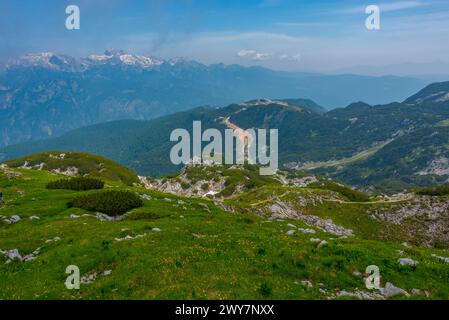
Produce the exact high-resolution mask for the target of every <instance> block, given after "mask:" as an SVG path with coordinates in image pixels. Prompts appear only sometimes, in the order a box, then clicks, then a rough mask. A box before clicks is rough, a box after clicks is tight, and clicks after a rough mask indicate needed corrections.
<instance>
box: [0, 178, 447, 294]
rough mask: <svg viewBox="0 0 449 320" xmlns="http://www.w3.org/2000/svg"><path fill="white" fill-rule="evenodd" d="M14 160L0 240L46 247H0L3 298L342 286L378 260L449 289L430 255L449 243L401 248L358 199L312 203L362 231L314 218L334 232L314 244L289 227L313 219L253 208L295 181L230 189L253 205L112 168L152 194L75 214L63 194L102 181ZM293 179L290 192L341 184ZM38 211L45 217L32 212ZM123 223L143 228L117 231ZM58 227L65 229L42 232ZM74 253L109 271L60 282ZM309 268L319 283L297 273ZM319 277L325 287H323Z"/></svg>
mask: <svg viewBox="0 0 449 320" xmlns="http://www.w3.org/2000/svg"><path fill="white" fill-rule="evenodd" d="M13 171H14V172H16V173H19V174H20V176H19V177H16V178H14V179H8V178H7V177H6V176H5V175H3V176H2V177H1V179H0V190H1V191H2V192H3V194H4V196H5V203H4V205H5V206H4V207H3V208H1V209H0V214H1V215H3V216H6V217H9V216H12V215H15V214H16V215H19V216H20V217H21V218H22V220H21V221H20V222H18V223H16V224H13V225H6V224H2V225H0V249H2V250H6V249H8V250H9V249H18V250H19V251H20V253H21V254H27V253H30V252H32V251H34V250H35V249H36V248H38V247H40V248H41V254H40V255H39V257H38V258H37V259H36V260H34V261H30V262H20V261H13V262H11V263H9V264H5V262H6V259H5V258H4V257H3V256H0V288H1V290H0V299H327V298H328V296H329V295H330V294H332V293H335V292H338V291H339V290H346V291H354V290H356V288H359V289H363V288H364V281H363V278H362V277H358V276H354V275H353V273H354V271H358V272H362V273H363V272H364V270H365V268H366V267H367V266H369V265H372V264H375V265H378V266H379V268H380V270H381V275H382V283H385V282H387V281H389V282H392V283H394V284H395V285H396V286H399V287H401V288H404V289H405V290H407V291H411V290H412V289H413V288H418V289H422V290H427V291H429V292H430V293H431V298H432V299H449V285H448V283H447V279H448V278H449V265H448V264H445V263H443V262H441V261H439V260H438V259H436V258H433V257H431V254H433V253H434V254H438V255H441V256H449V253H448V251H446V250H441V249H430V248H426V247H413V248H405V247H403V246H402V245H400V239H399V238H397V237H395V236H392V237H391V238H388V237H383V236H382V232H386V231H384V230H385V228H384V226H383V225H380V224H376V222H373V220H370V219H368V218H367V217H366V216H365V215H363V214H362V210H361V209H360V206H361V205H359V204H352V205H350V204H345V203H324V204H323V205H321V206H318V207H317V208H315V209H313V214H316V215H320V216H322V217H332V218H333V219H334V221H335V222H336V223H341V224H342V225H344V226H346V227H352V228H354V230H355V234H356V235H355V236H354V237H351V238H348V239H338V238H336V237H335V236H333V235H331V234H328V233H324V232H321V231H319V230H317V234H315V235H313V237H317V238H320V239H323V240H327V241H328V242H329V244H328V245H327V246H324V247H322V248H319V249H318V248H317V245H316V244H314V243H312V242H311V241H310V237H311V236H310V235H305V234H302V233H300V232H297V233H295V234H294V235H287V231H288V230H290V229H291V228H292V227H290V226H288V225H287V224H289V223H290V224H294V225H295V226H297V227H302V228H306V227H307V226H306V225H305V224H303V223H302V222H300V221H293V220H285V221H268V220H267V219H266V218H264V217H260V216H257V215H254V214H252V213H251V210H252V209H251V208H252V206H251V204H253V203H256V202H260V201H262V200H263V199H268V198H269V197H270V196H273V195H276V196H281V195H283V194H285V192H286V191H287V190H291V189H288V188H284V187H280V186H278V185H266V186H261V187H258V188H254V189H251V190H249V191H247V192H245V193H243V194H241V195H239V197H237V198H235V199H232V200H229V203H231V202H232V203H233V204H235V206H236V207H238V206H240V207H239V208H242V209H245V212H247V213H245V214H231V213H230V212H226V211H223V210H222V209H221V208H219V207H218V206H216V205H215V204H214V202H212V201H209V200H207V199H195V198H180V197H176V196H173V195H167V194H162V193H159V192H156V191H149V190H145V189H143V188H140V187H131V186H128V185H127V184H125V183H123V182H121V181H116V180H105V182H106V184H105V190H107V191H110V190H126V191H131V192H134V193H135V192H137V193H139V194H146V195H148V196H149V197H151V198H149V199H150V200H145V201H144V204H143V206H142V207H140V208H136V209H133V210H132V211H131V212H130V213H129V215H127V217H126V218H125V219H124V220H122V221H111V222H104V221H99V220H97V219H96V218H91V217H85V218H78V219H72V218H70V215H72V214H76V215H79V216H81V215H82V214H83V213H87V211H85V210H83V209H78V208H67V206H66V203H67V202H69V201H70V200H71V199H73V198H74V197H75V196H77V195H91V194H94V193H96V192H98V191H81V192H75V191H71V190H47V189H46V188H45V186H46V184H47V183H48V182H49V181H52V180H54V179H55V178H59V176H57V175H55V174H52V173H49V172H46V171H38V170H24V169H14V170H13ZM0 172H1V171H0ZM295 190H296V193H287V194H286V195H285V198H286V199H287V200H289V199H295V198H296V199H297V198H298V197H300V196H301V197H305V196H307V194H308V195H309V196H313V195H317V194H318V195H319V194H327V193H332V192H334V193H335V191H330V190H323V189H307V188H297V189H295ZM335 194H336V196H337V197H341V199H345V197H344V196H341V195H340V196H339V195H338V194H337V193H335ZM306 209H307V208H306ZM308 210H312V208H309V209H308ZM33 215H35V216H39V217H40V220H30V219H29V217H31V216H33ZM153 228H159V229H160V230H161V231H160V232H155V231H153ZM391 234H392V235H396V232H395V231H394V230H393V231H392V232H391ZM127 235H129V236H132V237H135V236H137V235H144V236H142V237H140V238H135V239H134V240H129V241H116V240H115V239H116V238H123V237H126V236H127ZM54 237H59V238H61V240H60V241H54V242H46V240H47V239H53V238H54ZM397 250H405V255H406V256H407V257H410V258H413V259H416V260H418V261H419V265H418V266H417V267H416V269H411V268H407V267H401V266H399V265H398V264H397V262H396V261H397V259H398V258H399V257H400V256H399V255H398V254H397V252H396V251H397ZM68 265H77V266H78V267H79V268H80V271H81V275H89V274H91V273H93V272H97V274H100V273H102V272H103V271H105V270H112V274H111V275H110V276H98V277H97V279H96V280H95V281H94V282H92V283H91V284H86V285H83V284H82V285H81V290H79V291H71V290H67V289H66V288H65V286H64V281H65V279H66V277H67V275H66V274H65V269H66V267H67V266H68ZM303 280H307V281H310V282H312V283H313V287H312V288H307V287H306V286H304V285H301V281H303ZM320 283H322V287H321V288H322V289H324V290H325V291H326V293H323V292H320V290H319V289H320V286H319V284H320ZM398 298H401V297H398ZM414 298H420V297H414ZM421 298H422V297H421Z"/></svg>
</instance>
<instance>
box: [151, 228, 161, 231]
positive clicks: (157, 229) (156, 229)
mask: <svg viewBox="0 0 449 320" xmlns="http://www.w3.org/2000/svg"><path fill="white" fill-rule="evenodd" d="M151 231H154V232H161V231H162V230H161V229H159V228H153V229H151Z"/></svg>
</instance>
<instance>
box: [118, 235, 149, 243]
mask: <svg viewBox="0 0 449 320" xmlns="http://www.w3.org/2000/svg"><path fill="white" fill-rule="evenodd" d="M146 235H147V234H146V233H143V234H138V235H136V236H134V237H133V236H130V235H127V236H126V237H123V238H115V239H114V240H115V241H118V242H121V241H128V240H135V239H139V238H143V237H145V236H146Z"/></svg>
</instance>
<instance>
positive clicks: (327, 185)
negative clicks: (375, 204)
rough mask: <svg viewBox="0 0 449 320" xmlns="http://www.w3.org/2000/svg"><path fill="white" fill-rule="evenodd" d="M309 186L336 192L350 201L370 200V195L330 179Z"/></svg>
mask: <svg viewBox="0 0 449 320" xmlns="http://www.w3.org/2000/svg"><path fill="white" fill-rule="evenodd" d="M309 187H311V188H317V189H323V190H330V191H334V192H337V193H339V194H341V195H342V196H344V197H346V198H347V199H348V200H349V201H352V202H369V201H370V197H369V196H368V195H367V194H365V193H363V192H360V191H357V190H354V189H351V188H348V187H346V186H343V185H339V184H337V183H335V182H331V181H326V182H322V183H320V182H318V183H312V184H310V185H309Z"/></svg>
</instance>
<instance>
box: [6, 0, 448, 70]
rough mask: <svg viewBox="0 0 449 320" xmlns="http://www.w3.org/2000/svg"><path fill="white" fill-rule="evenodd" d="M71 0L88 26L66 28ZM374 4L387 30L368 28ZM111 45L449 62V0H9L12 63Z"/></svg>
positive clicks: (332, 60)
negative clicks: (17, 58) (26, 56)
mask: <svg viewBox="0 0 449 320" xmlns="http://www.w3.org/2000/svg"><path fill="white" fill-rule="evenodd" d="M69 4H76V5H78V6H79V7H80V9H81V30H76V31H68V30H66V29H65V19H66V14H65V7H66V6H67V5H69ZM370 4H377V5H379V6H380V8H381V10H382V11H381V30H378V31H369V30H367V29H366V28H365V19H366V17H367V15H366V14H365V7H366V6H367V5H370ZM107 48H117V49H123V50H125V51H129V52H131V53H139V54H147V55H155V56H161V57H164V58H166V57H177V56H182V57H186V58H192V59H196V60H198V61H200V62H204V63H216V62H224V63H227V64H229V63H239V64H243V65H255V64H256V65H263V66H267V67H271V68H275V69H284V70H319V71H331V70H338V69H345V68H350V67H353V66H359V65H389V64H398V63H405V62H413V63H428V62H432V63H434V62H438V63H440V61H441V62H444V63H446V64H449V55H448V53H449V0H417V1H386V0H383V1H381V2H375V1H360V0H359V1H354V0H347V1H344V0H340V1H328V0H313V1H312V0H311V1H301V0H240V1H237V0H197V1H195V0H172V1H170V0H146V1H144V0H132V1H124V0H70V1H65V0H20V1H18V0H0V57H1V58H3V59H4V58H6V57H11V56H15V55H18V54H22V53H27V52H38V51H55V52H58V53H66V54H72V55H76V56H85V55H88V54H90V53H94V52H95V53H99V52H103V51H104V50H105V49H107Z"/></svg>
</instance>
